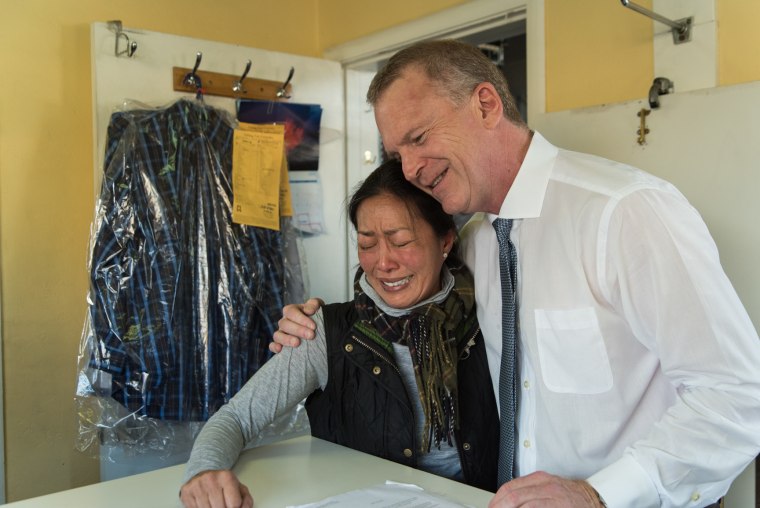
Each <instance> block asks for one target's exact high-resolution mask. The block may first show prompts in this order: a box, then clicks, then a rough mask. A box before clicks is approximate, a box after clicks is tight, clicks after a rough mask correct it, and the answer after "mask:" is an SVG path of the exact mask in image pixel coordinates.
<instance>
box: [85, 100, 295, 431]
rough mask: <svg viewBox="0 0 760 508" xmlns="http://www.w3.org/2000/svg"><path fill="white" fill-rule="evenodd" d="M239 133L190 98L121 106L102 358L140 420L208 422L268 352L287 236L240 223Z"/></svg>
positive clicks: (104, 196) (96, 259)
mask: <svg viewBox="0 0 760 508" xmlns="http://www.w3.org/2000/svg"><path fill="white" fill-rule="evenodd" d="M232 139H233V128H232V127H231V125H230V120H228V117H227V116H226V113H224V112H221V111H217V110H214V109H212V108H210V107H207V106H204V105H203V104H200V103H199V102H195V101H188V100H180V101H178V102H176V103H174V104H173V105H172V106H170V107H168V108H166V109H160V110H159V109H151V110H133V111H124V112H118V113H115V114H113V115H112V117H111V122H110V124H109V127H108V141H107V148H106V155H105V165H104V176H103V186H102V189H101V194H100V199H99V202H98V211H97V216H96V222H95V228H94V230H95V235H94V239H93V243H92V252H91V257H90V276H91V289H90V297H89V300H88V301H89V312H90V320H91V323H92V329H93V330H92V334H93V335H94V341H93V342H94V346H93V347H92V351H91V355H90V366H91V367H93V368H95V369H98V370H101V371H105V372H108V373H110V374H111V375H112V383H111V396H112V397H113V398H114V399H115V400H116V401H118V402H119V403H120V404H122V405H123V406H125V407H126V408H128V409H129V410H130V411H133V412H135V413H136V414H139V415H145V416H148V417H153V418H159V419H163V420H178V421H204V420H207V419H208V418H209V417H210V416H211V415H212V414H213V413H214V412H215V411H216V410H217V409H218V408H219V407H220V406H221V405H222V404H224V403H225V402H227V401H228V400H229V399H230V398H231V397H232V396H233V395H234V394H235V393H237V391H238V390H239V389H240V388H242V386H243V385H244V384H245V382H246V381H247V380H248V378H250V377H251V376H252V375H253V373H254V372H256V370H258V368H259V367H260V366H261V365H262V364H263V363H264V362H265V361H266V360H267V359H268V358H269V356H270V353H269V351H268V349H267V344H268V343H269V341H270V340H271V337H272V334H273V333H274V330H275V329H276V328H275V326H276V322H277V319H279V316H280V315H281V309H282V306H283V285H284V280H283V278H284V266H283V259H282V250H283V239H282V236H281V235H280V233H279V232H277V231H272V230H268V229H261V228H255V227H250V226H242V225H238V224H233V223H232V207H231V202H232V189H231V181H232V178H231V173H232Z"/></svg>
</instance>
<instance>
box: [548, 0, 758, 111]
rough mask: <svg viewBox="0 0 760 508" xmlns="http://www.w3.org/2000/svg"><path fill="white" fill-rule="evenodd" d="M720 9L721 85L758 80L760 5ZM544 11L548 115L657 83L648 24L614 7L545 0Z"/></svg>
mask: <svg viewBox="0 0 760 508" xmlns="http://www.w3.org/2000/svg"><path fill="white" fill-rule="evenodd" d="M636 3H637V4H639V5H641V6H643V7H646V8H649V9H653V7H652V0H638V1H637V2H636ZM715 6H716V9H715V13H716V17H717V20H718V55H717V57H716V58H717V62H718V86H724V85H732V84H736V83H745V82H749V81H757V80H760V63H758V59H757V57H756V56H755V55H757V54H758V53H759V52H760V31H758V30H757V29H756V26H755V25H756V21H757V19H760V2H758V1H757V0H715ZM655 10H656V9H655ZM544 11H545V19H544V22H545V43H546V69H545V70H546V111H547V112H551V111H560V110H564V109H575V108H582V107H586V106H596V105H599V104H610V103H615V102H624V101H629V100H634V99H641V98H644V97H645V95H646V92H647V90H649V87H650V86H651V84H652V80H653V79H654V77H655V76H654V56H653V48H654V45H653V40H652V38H653V21H652V20H651V19H649V18H647V17H646V16H643V15H641V14H639V13H636V12H634V11H632V10H630V9H626V8H624V7H623V6H622V5H621V4H620V2H617V1H604V2H600V1H599V0H573V1H572V2H568V1H566V0H544ZM698 28H699V27H698V26H697V27H696V28H695V29H698Z"/></svg>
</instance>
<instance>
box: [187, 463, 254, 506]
mask: <svg viewBox="0 0 760 508" xmlns="http://www.w3.org/2000/svg"><path fill="white" fill-rule="evenodd" d="M179 498H180V500H181V501H182V504H183V505H184V506H185V507H186V508H253V497H251V493H250V492H249V491H248V487H246V486H245V485H243V484H242V483H240V481H238V479H237V476H235V473H233V472H232V471H230V470H227V469H225V470H221V471H203V472H202V473H198V474H197V475H195V476H193V477H192V478H191V479H190V480H189V481H188V482H187V483H186V484H184V485H183V486H182V488H181V489H180V491H179Z"/></svg>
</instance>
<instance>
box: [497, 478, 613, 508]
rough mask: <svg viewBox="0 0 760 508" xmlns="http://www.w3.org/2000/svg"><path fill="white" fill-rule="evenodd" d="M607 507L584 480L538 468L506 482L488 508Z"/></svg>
mask: <svg viewBox="0 0 760 508" xmlns="http://www.w3.org/2000/svg"><path fill="white" fill-rule="evenodd" d="M520 506H524V507H533V506H536V507H538V506H540V507H542V508H543V507H546V508H554V507H556V508H604V504H603V502H602V499H601V497H599V494H598V493H597V492H596V490H594V487H592V486H591V485H590V484H589V483H588V482H587V481H585V480H568V479H566V478H561V477H559V476H554V475H551V474H549V473H544V472H542V471H538V472H535V473H531V474H529V475H526V476H522V477H520V478H515V479H514V480H512V481H511V482H508V483H505V484H504V485H502V486H501V488H499V490H498V491H496V495H495V496H494V497H493V499H491V502H490V503H489V504H488V508H517V507H520Z"/></svg>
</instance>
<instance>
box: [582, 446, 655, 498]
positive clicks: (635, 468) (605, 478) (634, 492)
mask: <svg viewBox="0 0 760 508" xmlns="http://www.w3.org/2000/svg"><path fill="white" fill-rule="evenodd" d="M587 481H588V482H589V483H590V484H591V486H592V487H594V489H596V491H597V492H598V493H599V495H600V496H601V497H602V499H603V500H604V502H605V504H606V505H607V506H608V508H645V507H650V506H651V507H653V508H656V507H658V506H660V496H659V494H658V493H657V489H656V488H655V486H654V484H653V483H652V481H651V480H650V479H649V476H648V475H647V474H646V472H645V471H644V469H642V467H641V466H640V465H639V463H638V462H636V461H635V460H633V458H632V457H631V456H630V455H623V457H622V458H620V459H619V460H618V461H616V462H613V463H612V464H610V465H609V466H607V467H605V468H604V469H602V470H601V471H598V472H596V473H595V474H593V475H592V476H591V477H590V478H588V480H587Z"/></svg>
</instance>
